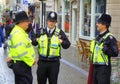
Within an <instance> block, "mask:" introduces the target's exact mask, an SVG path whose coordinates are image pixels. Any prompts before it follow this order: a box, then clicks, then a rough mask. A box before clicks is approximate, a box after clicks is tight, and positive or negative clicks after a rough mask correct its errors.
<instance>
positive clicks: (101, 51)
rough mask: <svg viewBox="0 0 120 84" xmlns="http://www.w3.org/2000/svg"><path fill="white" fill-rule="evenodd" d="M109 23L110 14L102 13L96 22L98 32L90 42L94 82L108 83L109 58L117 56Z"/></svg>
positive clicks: (109, 71)
mask: <svg viewBox="0 0 120 84" xmlns="http://www.w3.org/2000/svg"><path fill="white" fill-rule="evenodd" d="M110 24H111V16H110V15H108V14H102V15H101V17H100V18H99V19H98V22H97V30H98V31H99V32H100V34H99V35H98V36H97V37H96V39H95V40H93V41H92V42H91V46H90V50H91V52H92V62H93V65H94V84H110V75H111V61H110V58H111V57H112V56H113V57H115V56H118V47H117V41H116V39H115V37H114V36H113V35H112V34H111V33H110V31H109V26H110Z"/></svg>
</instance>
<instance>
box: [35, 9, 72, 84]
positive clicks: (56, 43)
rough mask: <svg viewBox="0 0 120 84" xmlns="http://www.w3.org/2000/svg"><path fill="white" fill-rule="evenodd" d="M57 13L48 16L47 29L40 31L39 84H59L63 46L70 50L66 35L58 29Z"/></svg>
mask: <svg viewBox="0 0 120 84" xmlns="http://www.w3.org/2000/svg"><path fill="white" fill-rule="evenodd" d="M56 23H57V14H56V12H53V11H52V12H50V13H49V14H48V16H47V27H46V28H41V29H40V31H39V35H38V37H39V38H38V39H37V43H35V42H33V44H34V45H35V44H38V52H39V60H38V68H37V81H38V84H46V82H47V79H48V81H49V84H57V79H58V73H59V67H60V58H61V46H62V47H63V48H64V49H67V48H69V46H70V42H69V40H68V38H67V37H66V35H65V33H64V32H63V31H62V30H61V29H59V28H57V27H56V26H55V24H56Z"/></svg>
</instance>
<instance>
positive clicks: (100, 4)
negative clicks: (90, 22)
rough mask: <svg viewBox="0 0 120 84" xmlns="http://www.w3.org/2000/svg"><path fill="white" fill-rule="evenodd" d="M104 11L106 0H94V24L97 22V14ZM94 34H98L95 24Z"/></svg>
mask: <svg viewBox="0 0 120 84" xmlns="http://www.w3.org/2000/svg"><path fill="white" fill-rule="evenodd" d="M105 12H106V0H96V14H95V15H96V16H95V24H96V23H97V20H98V18H99V16H100V15H101V14H102V13H105ZM95 28H96V30H95V35H98V34H99V32H98V31H97V26H96V25H95Z"/></svg>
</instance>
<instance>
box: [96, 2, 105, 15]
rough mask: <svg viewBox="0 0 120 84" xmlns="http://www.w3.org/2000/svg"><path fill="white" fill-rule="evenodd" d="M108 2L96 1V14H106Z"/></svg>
mask: <svg viewBox="0 0 120 84" xmlns="http://www.w3.org/2000/svg"><path fill="white" fill-rule="evenodd" d="M105 11H106V0H96V13H105Z"/></svg>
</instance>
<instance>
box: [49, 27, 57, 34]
mask: <svg viewBox="0 0 120 84" xmlns="http://www.w3.org/2000/svg"><path fill="white" fill-rule="evenodd" d="M54 29H55V27H54V28H53V29H50V28H48V27H47V32H49V30H50V33H52V32H53V31H54Z"/></svg>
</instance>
